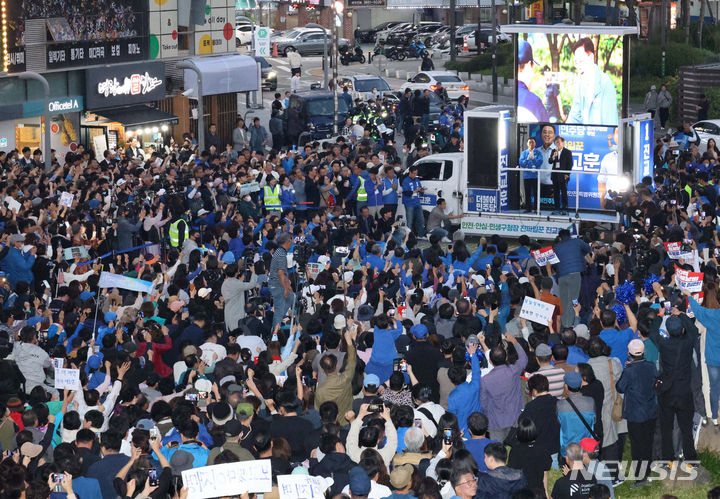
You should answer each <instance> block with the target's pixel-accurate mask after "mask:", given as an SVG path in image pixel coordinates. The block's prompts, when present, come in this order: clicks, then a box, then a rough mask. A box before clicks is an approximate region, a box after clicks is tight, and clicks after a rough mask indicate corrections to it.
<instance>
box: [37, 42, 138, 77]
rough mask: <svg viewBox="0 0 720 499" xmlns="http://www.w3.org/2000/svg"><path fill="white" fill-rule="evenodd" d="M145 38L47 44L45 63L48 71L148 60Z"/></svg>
mask: <svg viewBox="0 0 720 499" xmlns="http://www.w3.org/2000/svg"><path fill="white" fill-rule="evenodd" d="M148 54H149V52H148V39H147V38H126V39H119V40H114V41H112V42H76V43H62V44H49V45H48V46H47V49H46V57H45V62H46V64H47V68H48V69H61V68H71V67H78V66H91V65H95V64H115V63H118V62H129V61H142V60H143V59H147V58H148Z"/></svg>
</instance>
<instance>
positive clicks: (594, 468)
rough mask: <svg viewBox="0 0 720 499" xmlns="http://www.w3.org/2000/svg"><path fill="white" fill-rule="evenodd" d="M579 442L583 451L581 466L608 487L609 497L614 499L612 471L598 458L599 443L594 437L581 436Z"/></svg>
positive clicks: (598, 481)
mask: <svg viewBox="0 0 720 499" xmlns="http://www.w3.org/2000/svg"><path fill="white" fill-rule="evenodd" d="M579 444H580V447H581V448H582V451H583V457H582V461H583V466H585V469H586V470H587V471H588V473H592V475H593V476H594V477H595V480H596V481H597V483H599V484H601V485H604V486H605V487H607V488H608V490H609V491H610V499H615V489H614V487H613V481H612V472H611V471H610V469H608V467H607V465H606V464H605V463H603V462H602V461H600V460H599V458H600V444H599V443H598V441H597V440H595V439H594V438H583V439H582V440H580V442H579ZM631 488H632V486H631Z"/></svg>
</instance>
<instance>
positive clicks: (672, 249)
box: [664, 241, 682, 260]
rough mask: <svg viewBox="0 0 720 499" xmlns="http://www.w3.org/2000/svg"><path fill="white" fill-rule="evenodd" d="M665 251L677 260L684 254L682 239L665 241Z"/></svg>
mask: <svg viewBox="0 0 720 499" xmlns="http://www.w3.org/2000/svg"><path fill="white" fill-rule="evenodd" d="M664 244H665V251H667V254H668V256H669V257H670V259H672V260H677V259H679V258H680V256H681V255H682V243H681V242H680V241H677V242H673V243H664Z"/></svg>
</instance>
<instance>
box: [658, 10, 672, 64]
mask: <svg viewBox="0 0 720 499" xmlns="http://www.w3.org/2000/svg"><path fill="white" fill-rule="evenodd" d="M660 9H661V16H660V19H662V21H661V22H660V27H661V29H660V39H661V40H660V43H661V44H662V60H661V61H660V76H661V77H662V78H664V77H665V49H666V47H667V27H666V25H667V24H668V23H669V22H670V20H669V19H668V18H669V17H670V16H669V15H668V8H667V0H661V2H660Z"/></svg>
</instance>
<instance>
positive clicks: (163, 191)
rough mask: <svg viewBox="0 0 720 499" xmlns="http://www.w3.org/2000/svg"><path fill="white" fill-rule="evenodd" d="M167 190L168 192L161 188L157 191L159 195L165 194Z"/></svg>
mask: <svg viewBox="0 0 720 499" xmlns="http://www.w3.org/2000/svg"><path fill="white" fill-rule="evenodd" d="M165 192H167V191H165V189H160V190H159V191H157V195H158V196H162V195H163V194H165Z"/></svg>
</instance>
